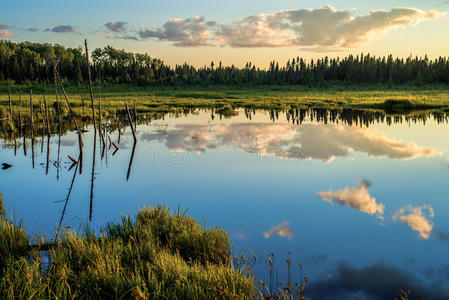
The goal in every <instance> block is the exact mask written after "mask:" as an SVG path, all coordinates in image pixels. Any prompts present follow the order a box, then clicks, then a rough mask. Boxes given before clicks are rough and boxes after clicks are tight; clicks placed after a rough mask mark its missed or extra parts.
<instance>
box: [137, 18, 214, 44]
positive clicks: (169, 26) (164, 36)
mask: <svg viewBox="0 0 449 300" xmlns="http://www.w3.org/2000/svg"><path fill="white" fill-rule="evenodd" d="M214 25H215V23H214V22H206V21H205V20H204V18H203V17H201V16H196V17H193V18H188V19H179V18H177V19H169V20H168V21H167V22H166V23H165V24H164V26H163V27H162V28H147V29H142V30H140V31H139V37H140V38H142V39H148V38H157V39H159V40H163V41H164V40H165V41H170V42H173V45H174V46H177V47H197V46H213V44H212V43H211V41H210V39H211V33H210V28H211V27H212V26H214Z"/></svg>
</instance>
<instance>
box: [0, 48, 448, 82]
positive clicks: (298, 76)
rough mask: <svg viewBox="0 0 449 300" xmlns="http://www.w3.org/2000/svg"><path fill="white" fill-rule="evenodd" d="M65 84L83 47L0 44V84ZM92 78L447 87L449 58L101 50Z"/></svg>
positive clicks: (80, 71) (75, 78)
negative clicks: (206, 61) (200, 57)
mask: <svg viewBox="0 0 449 300" xmlns="http://www.w3.org/2000/svg"><path fill="white" fill-rule="evenodd" d="M55 64H57V67H58V72H59V74H60V76H61V78H63V79H64V80H65V81H68V82H71V83H73V84H76V85H79V84H82V83H84V82H85V81H86V80H87V78H88V77H87V76H88V75H87V65H86V59H85V55H84V53H83V49H82V48H81V47H80V48H65V47H63V46H61V45H52V44H48V43H30V42H22V43H13V42H11V41H6V40H3V41H0V82H4V81H6V80H12V81H14V82H16V83H27V82H33V83H35V82H38V83H52V82H53V80H54V65H55ZM90 64H91V70H92V78H93V80H94V82H96V83H108V84H122V83H130V84H137V85H161V86H189V85H203V86H209V85H237V86H238V85H270V84H276V85H283V84H292V85H305V86H326V85H329V84H332V83H338V84H341V83H345V84H366V85H416V86H422V85H425V84H449V59H448V58H447V57H439V58H437V59H429V58H428V57H427V56H425V57H417V56H416V57H412V56H409V57H407V58H393V56H392V55H389V56H387V57H376V56H372V55H370V54H366V55H364V54H360V55H357V56H353V55H349V56H347V57H344V58H329V57H325V58H320V59H316V60H314V59H312V60H305V59H303V58H301V57H294V58H292V59H290V60H288V62H287V63H286V64H285V65H283V66H280V64H279V63H278V62H275V61H272V62H271V63H270V66H269V68H267V69H261V68H258V67H256V66H255V65H253V64H252V63H250V62H249V63H247V64H246V65H245V67H242V68H238V67H236V66H234V65H232V66H223V65H222V63H221V62H219V63H218V64H215V63H214V62H212V63H211V64H210V65H208V66H203V67H199V68H196V67H194V66H191V65H188V64H183V65H176V66H174V67H172V66H169V65H167V64H165V63H164V62H163V61H162V60H160V59H157V58H153V57H151V56H149V55H148V54H137V53H130V52H126V51H124V50H118V49H114V48H113V47H111V46H107V47H105V48H103V49H101V48H98V49H95V50H93V51H92V55H91V61H90Z"/></svg>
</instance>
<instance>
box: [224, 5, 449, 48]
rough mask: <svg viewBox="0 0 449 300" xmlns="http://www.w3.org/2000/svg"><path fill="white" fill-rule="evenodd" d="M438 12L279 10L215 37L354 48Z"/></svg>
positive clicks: (238, 43) (252, 43)
mask: <svg viewBox="0 0 449 300" xmlns="http://www.w3.org/2000/svg"><path fill="white" fill-rule="evenodd" d="M441 15H442V14H441V13H439V12H436V11H422V10H419V9H414V8H394V9H392V10H390V11H388V12H387V11H371V12H369V13H368V14H367V15H364V16H357V17H353V16H352V13H351V12H350V11H342V10H336V9H335V8H333V7H332V6H324V7H323V8H318V9H299V10H282V11H277V12H274V13H269V14H259V15H257V16H251V17H248V18H245V19H243V20H241V21H238V22H235V23H232V24H228V25H222V26H221V27H220V30H218V31H217V37H218V40H219V42H220V44H221V45H229V46H231V47H281V46H284V47H285V46H302V47H304V46H307V47H312V48H311V49H315V48H316V49H320V47H334V48H354V47H358V46H360V45H361V44H363V43H365V42H367V41H368V40H369V38H370V37H372V36H373V35H376V34H377V35H379V34H383V33H385V32H387V31H389V30H390V29H393V28H397V27H401V26H407V25H415V24H417V23H418V22H420V21H422V20H433V19H436V18H438V17H440V16H441Z"/></svg>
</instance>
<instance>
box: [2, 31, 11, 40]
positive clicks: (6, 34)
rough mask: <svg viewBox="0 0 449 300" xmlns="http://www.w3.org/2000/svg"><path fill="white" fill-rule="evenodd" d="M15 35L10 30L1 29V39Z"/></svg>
mask: <svg viewBox="0 0 449 300" xmlns="http://www.w3.org/2000/svg"><path fill="white" fill-rule="evenodd" d="M13 37H14V34H12V33H11V32H9V31H8V30H3V31H0V39H10V38H13Z"/></svg>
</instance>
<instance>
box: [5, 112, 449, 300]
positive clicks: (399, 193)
mask: <svg viewBox="0 0 449 300" xmlns="http://www.w3.org/2000/svg"><path fill="white" fill-rule="evenodd" d="M86 128H87V130H88V132H87V133H85V134H84V148H83V149H84V155H83V166H82V173H81V174H79V169H78V175H76V177H75V179H74V183H73V189H72V191H71V195H70V199H69V201H68V202H67V203H66V201H65V200H66V197H67V192H68V188H69V187H70V185H71V182H72V180H73V178H74V171H76V168H73V169H70V170H69V168H70V165H71V161H70V159H69V158H68V155H70V156H72V157H74V158H76V159H77V158H78V138H77V135H76V134H75V133H74V132H69V133H67V134H64V135H63V136H61V137H60V138H59V137H58V135H52V136H51V138H50V139H48V138H47V137H44V138H43V139H42V138H41V137H36V139H35V141H34V151H32V147H31V145H32V142H31V139H25V141H26V149H23V139H22V140H20V141H19V140H18V141H17V143H16V145H14V143H13V142H12V141H10V140H0V149H1V150H0V163H5V162H6V163H9V164H11V165H13V167H11V168H9V169H7V170H0V191H1V192H2V194H3V200H4V202H5V206H6V209H7V211H8V212H9V214H10V215H12V216H14V217H15V219H16V220H23V222H24V224H25V226H26V228H27V229H28V230H29V231H31V232H35V233H41V234H45V235H46V236H47V237H49V238H51V237H53V236H54V235H55V231H56V229H57V227H58V225H59V223H60V221H61V216H63V218H62V222H61V226H62V227H65V228H67V227H69V228H73V229H75V230H80V228H82V227H83V226H84V225H86V224H89V225H90V227H91V228H94V229H95V230H99V229H100V228H101V227H102V226H104V225H105V224H106V223H107V222H110V221H118V220H119V219H120V216H121V215H124V214H132V215H133V214H135V212H136V211H137V209H138V208H140V207H143V206H151V205H153V204H166V205H168V206H170V207H172V208H175V209H177V208H178V207H180V208H181V209H187V210H188V214H189V215H191V216H192V217H195V218H197V219H199V220H204V222H205V224H206V225H207V226H210V227H214V226H220V227H223V228H224V229H226V230H227V231H229V233H230V237H231V239H232V243H233V248H234V251H235V252H236V253H240V252H241V251H245V252H246V255H247V257H249V258H251V264H252V266H253V268H254V270H255V272H256V275H257V276H258V277H259V278H263V279H264V280H266V281H267V282H268V281H272V284H274V285H275V286H276V287H279V286H281V284H282V283H284V284H285V283H286V282H287V281H288V269H287V263H286V260H287V259H289V258H290V260H291V261H292V275H291V276H292V277H293V278H292V280H293V281H294V282H298V283H299V282H301V272H302V273H303V275H307V276H308V277H309V279H310V285H309V286H310V288H311V292H310V293H311V294H310V296H311V297H312V299H322V298H326V297H327V296H328V295H333V296H336V295H338V297H340V298H344V297H348V298H350V299H353V296H352V295H353V294H354V293H355V294H357V295H358V296H359V297H360V296H364V298H362V299H377V298H379V299H382V298H383V297H384V296H385V295H391V294H389V293H390V292H391V289H393V290H397V289H399V288H404V289H405V288H410V289H414V290H415V291H416V290H419V291H420V292H421V293H422V294H423V295H425V296H428V298H425V299H447V298H449V296H448V294H447V290H448V289H449V286H448V281H449V255H448V250H449V201H448V200H449V169H448V168H449V139H448V137H449V134H448V132H449V124H448V122H447V119H446V116H442V115H435V114H431V113H425V112H424V113H421V114H419V115H417V117H406V116H396V117H385V116H384V115H382V114H381V113H375V112H362V111H359V112H357V111H347V110H346V111H324V110H319V111H309V110H301V111H299V112H298V111H296V112H278V113H274V112H267V111H251V112H249V111H244V110H240V111H239V114H238V116H233V117H230V118H220V116H218V115H214V114H213V113H212V112H211V111H205V110H197V111H194V112H193V113H190V114H184V115H176V116H175V115H167V116H165V117H164V118H162V119H157V120H153V121H151V122H146V123H145V124H138V125H137V135H138V142H137V144H136V146H135V149H134V151H133V137H132V135H131V132H130V130H129V128H128V129H126V130H125V131H124V132H123V130H124V129H122V134H120V142H119V140H118V139H119V132H118V130H114V131H110V132H108V136H109V137H108V138H106V141H107V142H108V141H109V138H110V139H111V142H114V143H115V144H117V145H118V147H119V150H118V151H116V152H115V153H114V150H115V149H114V147H112V146H111V145H110V143H109V142H108V145H107V147H106V148H105V149H103V147H102V145H101V140H100V139H99V138H98V137H97V139H96V143H95V144H96V151H95V171H94V176H93V178H94V181H93V186H92V162H93V155H94V153H93V149H94V135H93V128H92V127H86ZM110 146H111V147H110ZM25 150H26V151H25ZM32 152H34V163H33V158H32V156H33V155H32ZM103 152H104V153H103ZM133 152H134V153H133ZM58 157H59V160H58ZM131 158H132V161H131ZM91 196H92V197H91ZM62 213H64V214H63V215H62ZM271 253H274V262H275V263H274V266H273V269H272V275H271V279H270V278H269V274H270V267H269V264H268V263H267V259H268V258H269V256H270V254H271ZM300 263H301V264H302V266H303V269H302V271H300V269H299V267H298V264H300ZM376 297H377V298H376ZM446 297H447V298H446Z"/></svg>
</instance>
